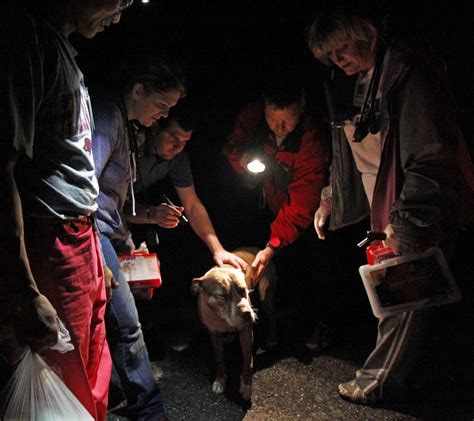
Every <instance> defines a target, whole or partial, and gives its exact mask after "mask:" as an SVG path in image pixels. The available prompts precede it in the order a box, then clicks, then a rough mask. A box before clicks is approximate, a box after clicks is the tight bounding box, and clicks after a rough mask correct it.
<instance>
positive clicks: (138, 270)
mask: <svg viewBox="0 0 474 421" xmlns="http://www.w3.org/2000/svg"><path fill="white" fill-rule="evenodd" d="M118 259H119V262H120V268H121V269H122V272H123V274H124V275H125V279H126V280H127V282H128V284H129V285H130V288H159V287H160V286H161V284H162V280H161V271H160V261H159V260H158V256H157V255H156V253H144V252H138V253H133V254H122V255H120V256H118Z"/></svg>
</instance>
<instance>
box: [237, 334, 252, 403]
mask: <svg viewBox="0 0 474 421" xmlns="http://www.w3.org/2000/svg"><path fill="white" fill-rule="evenodd" d="M239 337H240V347H241V348H242V357H243V367H242V376H241V377H240V390H239V393H240V396H242V398H243V399H245V400H250V398H251V396H252V376H253V330H252V326H251V325H247V326H246V327H244V328H243V329H242V330H241V331H240V333H239Z"/></svg>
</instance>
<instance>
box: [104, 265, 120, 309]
mask: <svg viewBox="0 0 474 421" xmlns="http://www.w3.org/2000/svg"><path fill="white" fill-rule="evenodd" d="M104 283H105V293H106V295H107V302H108V303H110V300H111V299H112V290H113V289H117V288H118V287H119V283H118V282H117V281H116V279H115V277H114V274H113V273H112V271H111V270H110V269H109V267H108V266H104Z"/></svg>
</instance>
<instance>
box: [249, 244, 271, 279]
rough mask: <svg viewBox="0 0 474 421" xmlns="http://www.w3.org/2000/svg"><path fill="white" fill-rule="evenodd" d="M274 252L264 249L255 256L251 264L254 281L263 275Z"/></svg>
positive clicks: (267, 248)
mask: <svg viewBox="0 0 474 421" xmlns="http://www.w3.org/2000/svg"><path fill="white" fill-rule="evenodd" d="M274 254H275V252H274V251H273V250H272V249H271V248H270V247H265V248H264V249H263V250H260V251H259V252H258V253H257V255H256V256H255V260H254V261H253V262H252V269H253V270H254V271H255V272H254V273H255V281H258V280H259V279H260V278H261V276H262V275H263V271H264V270H265V268H266V267H267V265H268V264H269V263H270V260H272V258H273V255H274Z"/></svg>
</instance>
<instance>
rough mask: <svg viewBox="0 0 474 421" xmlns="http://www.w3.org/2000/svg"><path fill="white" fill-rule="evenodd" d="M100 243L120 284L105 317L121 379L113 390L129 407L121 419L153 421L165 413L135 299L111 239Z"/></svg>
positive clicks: (113, 293) (118, 375) (102, 236)
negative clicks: (115, 389)
mask: <svg viewBox="0 0 474 421" xmlns="http://www.w3.org/2000/svg"><path fill="white" fill-rule="evenodd" d="M100 242H101V245H102V252H103V254H104V260H105V262H106V264H107V266H108V267H109V269H110V270H111V271H112V273H113V274H114V277H115V279H116V281H117V282H118V283H119V287H118V288H116V289H114V290H113V292H112V301H111V302H110V303H109V304H108V307H107V313H106V317H105V322H106V329H107V340H108V342H109V347H110V352H111V354H112V361H113V365H114V369H115V372H116V374H117V377H118V378H119V379H120V384H115V383H114V384H112V385H111V386H112V387H118V388H119V389H120V390H121V391H122V392H123V394H124V395H125V397H126V398H127V407H126V408H124V409H123V410H119V411H120V414H119V415H123V416H126V417H129V418H132V419H134V420H152V419H155V418H157V417H158V416H159V415H161V414H163V413H164V412H165V410H164V405H163V398H162V396H161V392H160V389H159V387H158V384H157V383H156V381H155V379H154V378H153V371H152V369H151V365H150V360H149V358H148V351H147V348H146V345H145V341H144V338H143V332H142V329H141V325H140V321H139V320H138V312H137V308H136V305H135V299H134V298H133V295H132V293H131V291H130V287H129V286H128V283H127V281H126V279H125V277H124V275H123V273H122V271H121V270H120V264H119V261H118V259H117V253H116V252H115V250H114V248H113V246H112V243H111V242H110V240H109V238H107V237H106V236H104V235H100Z"/></svg>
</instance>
